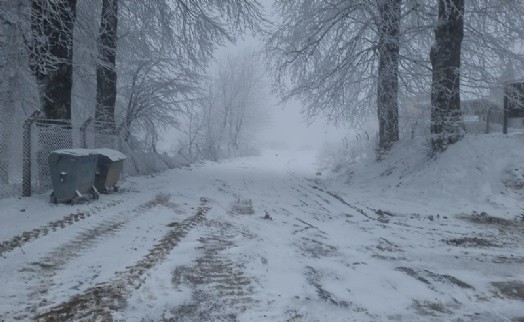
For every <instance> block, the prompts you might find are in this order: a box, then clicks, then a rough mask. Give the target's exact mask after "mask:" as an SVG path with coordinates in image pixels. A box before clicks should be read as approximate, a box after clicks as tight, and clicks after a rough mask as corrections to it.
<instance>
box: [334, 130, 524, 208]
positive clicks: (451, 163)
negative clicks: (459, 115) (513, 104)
mask: <svg viewBox="0 0 524 322" xmlns="http://www.w3.org/2000/svg"><path fill="white" fill-rule="evenodd" d="M343 171H344V172H347V173H351V175H350V176H349V180H348V176H346V177H345V178H344V180H346V181H347V182H349V185H350V186H352V187H353V188H359V190H361V191H362V192H364V193H367V194H378V196H377V198H381V197H385V196H390V197H393V198H398V199H399V200H407V199H410V200H411V199H413V200H415V199H416V200H418V201H419V202H420V203H423V204H427V205H430V204H435V203H437V202H440V203H442V202H444V203H447V204H448V205H449V206H451V207H456V208H457V209H461V210H464V211H469V210H474V209H477V210H478V209H479V208H480V209H486V208H489V209H492V210H493V209H494V210H499V211H498V212H499V215H501V216H504V215H505V216H507V215H510V216H514V215H516V214H517V213H518V211H521V212H522V208H521V206H520V205H521V204H522V203H521V202H520V201H521V200H523V197H524V193H523V192H524V189H523V188H524V135H522V134H514V135H502V134H485V135H472V136H466V137H465V138H464V139H463V140H461V141H460V142H458V143H456V144H453V145H451V146H449V148H448V150H447V151H445V152H444V153H442V154H440V155H438V156H437V157H436V158H431V157H430V154H429V142H425V141H424V140H423V139H419V140H418V141H417V140H409V141H404V142H400V143H398V144H397V145H396V146H395V147H394V148H393V150H392V151H391V152H390V153H389V154H388V155H387V156H386V157H385V159H384V160H382V161H380V162H377V161H376V160H375V159H374V158H373V156H369V157H368V158H366V159H364V160H360V161H359V162H354V163H353V165H352V166H348V168H347V169H343ZM339 173H340V171H339Z"/></svg>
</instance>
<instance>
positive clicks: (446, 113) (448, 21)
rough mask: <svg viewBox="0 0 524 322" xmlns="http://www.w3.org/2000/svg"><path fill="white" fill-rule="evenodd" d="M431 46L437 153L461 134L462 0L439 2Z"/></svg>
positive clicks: (433, 124)
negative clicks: (433, 42) (433, 39)
mask: <svg viewBox="0 0 524 322" xmlns="http://www.w3.org/2000/svg"><path fill="white" fill-rule="evenodd" d="M438 12H439V20H438V23H437V27H436V28H435V44H434V45H433V47H432V48H431V54H430V56H431V65H432V66H433V82H432V88H431V134H432V140H431V141H432V149H433V151H434V152H440V151H443V150H445V149H446V146H447V145H448V144H451V143H454V142H456V141H458V140H459V139H460V138H461V137H462V135H463V130H462V128H461V113H460V51H461V45H462V39H463V35H464V0H439V11H438Z"/></svg>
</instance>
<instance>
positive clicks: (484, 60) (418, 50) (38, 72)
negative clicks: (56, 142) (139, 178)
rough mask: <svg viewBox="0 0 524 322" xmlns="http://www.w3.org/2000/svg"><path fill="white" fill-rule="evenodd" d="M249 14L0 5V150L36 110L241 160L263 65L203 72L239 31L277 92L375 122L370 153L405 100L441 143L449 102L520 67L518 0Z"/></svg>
mask: <svg viewBox="0 0 524 322" xmlns="http://www.w3.org/2000/svg"><path fill="white" fill-rule="evenodd" d="M263 9H264V8H263V6H262V4H261V2H258V1H245V0H213V1H186V0H156V1H136V0H57V1H46V0H31V1H30V0H27V1H19V0H5V1H2V2H1V3H0V23H1V30H0V72H1V79H0V81H1V83H0V89H1V91H0V96H1V100H2V104H1V106H0V113H1V118H0V121H1V129H2V136H1V137H2V140H1V142H2V143H1V144H3V145H6V144H7V143H6V142H9V141H10V135H11V133H12V131H11V130H12V128H14V127H20V126H21V122H23V120H24V119H25V118H27V117H28V116H29V115H30V114H31V113H32V112H33V111H34V110H40V111H42V112H43V114H44V116H45V117H46V118H50V119H71V120H72V121H73V123H76V124H81V123H82V122H84V121H85V120H86V119H87V118H88V117H91V116H93V117H94V118H95V120H97V121H98V122H99V124H104V125H103V126H104V127H106V128H109V129H111V130H114V131H115V132H116V133H118V134H119V135H120V137H121V138H122V140H124V141H125V142H127V143H128V144H129V145H130V146H133V147H134V148H136V149H141V150H147V151H155V150H156V145H157V143H158V141H159V139H160V138H161V137H162V135H164V133H165V130H166V129H168V128H170V127H175V128H178V129H179V130H180V131H181V132H183V133H185V136H184V138H183V139H181V140H180V141H179V142H178V145H177V146H176V149H177V151H178V152H179V153H180V154H181V155H183V156H184V157H185V158H187V159H188V160H190V161H193V160H195V159H198V158H207V159H212V160H216V159H218V158H222V157H232V156H236V155H241V154H246V153H253V151H252V148H253V144H252V142H253V141H252V140H251V139H252V137H253V136H254V133H256V130H257V128H258V127H260V126H261V125H262V124H263V123H264V120H265V119H266V118H267V117H265V116H264V106H263V104H261V102H263V101H264V97H263V96H264V95H268V94H267V93H265V92H264V90H260V89H261V88H262V87H263V86H262V82H261V77H262V76H261V73H260V68H261V66H262V65H263V64H262V61H263V60H262V59H260V55H259V54H255V53H254V52H246V53H242V54H239V55H231V56H230V57H229V58H228V59H225V60H223V61H219V62H218V63H217V64H218V66H219V67H218V68H217V71H216V73H210V72H209V69H208V66H209V62H210V60H211V59H212V57H213V55H214V52H215V49H216V48H217V47H218V46H222V45H226V44H228V43H230V42H232V41H235V39H237V38H238V37H239V36H241V35H242V34H244V33H246V32H248V31H249V32H252V33H254V34H257V35H259V36H261V37H262V38H263V39H264V40H265V49H264V50H265V58H266V59H265V62H266V63H267V66H269V67H270V68H269V70H270V71H271V74H272V76H274V89H275V93H277V94H279V96H280V97H281V98H282V99H283V100H284V101H285V100H288V99H292V98H298V99H300V100H301V102H302V103H303V106H304V110H305V112H306V114H307V115H308V116H309V117H312V118H313V117H316V116H318V115H323V116H327V117H328V119H330V120H331V121H333V122H335V123H346V124H349V125H350V126H352V127H355V128H358V127H359V126H361V125H362V124H364V123H365V122H367V119H368V118H369V117H370V116H374V117H376V120H377V125H378V126H377V128H378V135H377V151H378V153H379V154H378V155H379V156H380V155H381V154H382V153H383V152H384V151H387V150H389V149H391V147H392V145H393V144H394V143H395V142H396V141H398V140H399V139H400V138H401V137H402V135H401V134H402V132H403V131H406V130H408V129H406V128H404V124H405V123H404V122H401V121H400V120H399V119H401V118H402V113H403V110H404V106H405V105H406V102H407V101H409V100H413V99H415V100H417V99H418V100H420V101H427V102H430V104H429V105H428V106H431V108H430V110H429V111H428V115H430V116H431V117H430V119H428V123H427V124H425V123H424V122H423V120H421V122H420V124H424V126H427V128H428V131H430V132H431V141H432V148H433V151H434V152H439V151H443V150H445V148H446V146H447V145H448V144H450V143H453V142H456V141H457V140H459V139H460V137H461V136H462V135H463V132H464V131H463V125H462V117H461V109H460V95H461V94H462V96H463V97H478V96H481V95H485V93H486V91H487V90H488V89H490V88H493V87H495V86H500V85H501V75H503V72H504V71H508V70H517V71H520V70H523V68H522V67H523V66H524V58H523V57H524V55H523V52H522V51H523V46H522V40H523V39H522V37H523V35H524V21H523V20H522V16H523V15H524V4H523V3H522V2H520V1H511V0H499V1H488V0H419V1H415V0H373V1H367V0H365V1H364V0H355V1H331V0H325V1H313V0H303V1H287V0H276V1H275V3H274V7H273V9H274V13H275V14H274V16H271V17H269V16H265V15H264V10H263ZM262 68H264V67H262ZM507 74H508V73H507V72H506V75H507ZM516 76H517V77H520V76H521V75H516ZM505 80H507V79H505ZM417 121H418V120H417Z"/></svg>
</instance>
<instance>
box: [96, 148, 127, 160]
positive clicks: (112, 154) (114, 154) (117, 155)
mask: <svg viewBox="0 0 524 322" xmlns="http://www.w3.org/2000/svg"><path fill="white" fill-rule="evenodd" d="M89 154H101V155H103V156H106V157H108V158H109V159H110V160H111V161H120V160H125V159H127V156H126V155H125V154H123V153H122V152H120V151H117V150H113V149H108V148H100V149H91V152H90V153H89Z"/></svg>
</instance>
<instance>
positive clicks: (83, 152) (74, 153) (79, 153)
mask: <svg viewBox="0 0 524 322" xmlns="http://www.w3.org/2000/svg"><path fill="white" fill-rule="evenodd" d="M52 153H57V154H66V155H71V156H78V157H85V156H88V155H90V154H91V150H89V149H60V150H55V151H53V152H52Z"/></svg>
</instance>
